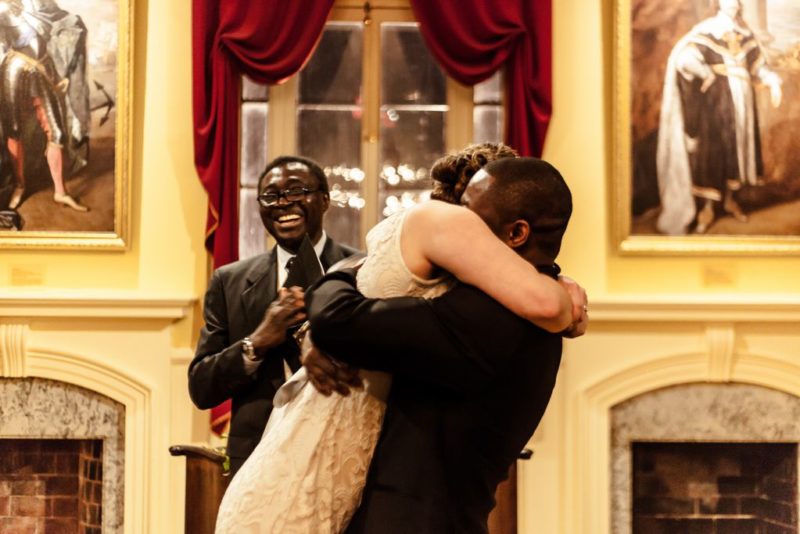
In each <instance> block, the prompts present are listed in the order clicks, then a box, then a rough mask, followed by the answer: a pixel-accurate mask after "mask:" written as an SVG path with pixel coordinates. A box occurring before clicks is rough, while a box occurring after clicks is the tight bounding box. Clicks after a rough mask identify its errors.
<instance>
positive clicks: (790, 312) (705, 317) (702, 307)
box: [589, 295, 800, 324]
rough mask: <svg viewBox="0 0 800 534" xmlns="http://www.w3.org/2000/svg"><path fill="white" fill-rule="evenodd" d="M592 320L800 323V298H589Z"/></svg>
mask: <svg viewBox="0 0 800 534" xmlns="http://www.w3.org/2000/svg"><path fill="white" fill-rule="evenodd" d="M589 320H590V322H591V323H595V324H596V323H608V322H637V323H639V322H665V321H667V322H695V321H711V322H735V323H775V322H800V297H797V296H792V297H787V296H783V295H776V296H774V297H765V296H763V295H758V296H752V297H749V296H747V295H703V296H688V295H646V296H641V295H637V296H636V297H630V298H627V297H601V298H598V299H592V298H591V295H590V301H589Z"/></svg>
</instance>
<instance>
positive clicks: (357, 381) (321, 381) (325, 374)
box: [300, 335, 364, 397]
mask: <svg viewBox="0 0 800 534" xmlns="http://www.w3.org/2000/svg"><path fill="white" fill-rule="evenodd" d="M300 362H301V363H302V364H303V366H304V367H305V368H306V373H307V374H308V379H309V381H311V384H312V385H313V386H314V388H316V390H317V391H319V392H320V393H322V394H323V395H325V396H326V397H327V396H329V395H330V394H331V393H333V392H334V391H335V392H336V393H338V394H340V395H342V396H345V397H346V396H347V395H349V394H350V388H357V389H361V388H363V387H364V385H363V383H362V382H361V377H360V376H358V369H356V368H354V367H351V366H349V365H347V364H344V363H342V362H339V361H336V360H334V359H333V358H331V357H329V356H328V355H326V354H324V353H323V352H322V351H321V350H319V349H318V348H317V347H316V346H314V342H313V341H311V336H310V335H307V336H306V337H305V339H304V340H303V347H302V349H301V354H300Z"/></svg>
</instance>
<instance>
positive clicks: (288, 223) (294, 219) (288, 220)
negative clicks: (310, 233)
mask: <svg viewBox="0 0 800 534" xmlns="http://www.w3.org/2000/svg"><path fill="white" fill-rule="evenodd" d="M274 221H275V222H276V223H277V224H278V225H279V226H283V227H292V226H296V225H298V224H300V223H301V222H302V221H303V216H302V215H300V214H299V213H285V214H283V215H279V216H277V217H275V218H274Z"/></svg>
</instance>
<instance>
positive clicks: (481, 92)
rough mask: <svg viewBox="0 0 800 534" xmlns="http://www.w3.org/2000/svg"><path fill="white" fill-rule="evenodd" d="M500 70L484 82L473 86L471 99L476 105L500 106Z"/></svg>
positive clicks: (501, 78) (501, 89)
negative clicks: (473, 90)
mask: <svg viewBox="0 0 800 534" xmlns="http://www.w3.org/2000/svg"><path fill="white" fill-rule="evenodd" d="M502 82H503V75H502V69H501V70H498V71H497V72H495V73H494V75H493V76H492V77H491V78H489V79H488V80H486V81H483V82H481V83H479V84H476V85H475V92H474V96H473V98H472V100H473V102H475V103H476V104H500V103H501V102H502V101H503V83H502Z"/></svg>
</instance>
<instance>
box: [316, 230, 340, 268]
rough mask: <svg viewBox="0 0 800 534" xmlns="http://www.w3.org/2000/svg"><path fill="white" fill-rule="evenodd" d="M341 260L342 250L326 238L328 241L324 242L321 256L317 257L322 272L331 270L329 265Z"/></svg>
mask: <svg viewBox="0 0 800 534" xmlns="http://www.w3.org/2000/svg"><path fill="white" fill-rule="evenodd" d="M343 259H344V254H343V253H342V249H341V248H339V246H338V245H336V243H334V242H333V240H332V239H331V238H330V237H328V240H327V241H326V242H325V247H324V248H323V249H322V254H320V255H319V260H320V263H322V270H323V271H325V272H327V271H328V269H330V268H331V265H333V264H334V263H336V262H337V261H339V260H343Z"/></svg>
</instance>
